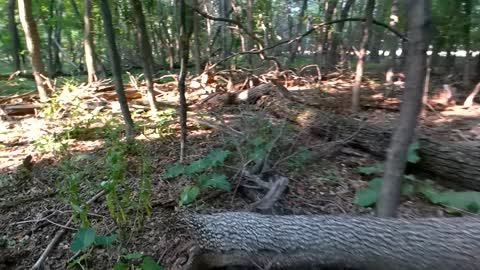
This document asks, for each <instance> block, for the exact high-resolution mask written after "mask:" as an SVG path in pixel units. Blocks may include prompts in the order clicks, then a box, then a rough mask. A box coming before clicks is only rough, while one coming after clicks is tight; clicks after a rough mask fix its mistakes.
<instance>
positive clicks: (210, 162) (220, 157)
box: [163, 149, 230, 206]
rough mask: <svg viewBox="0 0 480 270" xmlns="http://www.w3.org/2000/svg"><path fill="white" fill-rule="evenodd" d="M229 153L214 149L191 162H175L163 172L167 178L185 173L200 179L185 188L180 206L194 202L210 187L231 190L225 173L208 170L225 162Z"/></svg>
mask: <svg viewBox="0 0 480 270" xmlns="http://www.w3.org/2000/svg"><path fill="white" fill-rule="evenodd" d="M229 155H230V151H226V150H221V149H214V150H212V151H210V152H209V153H208V154H207V155H206V156H204V157H202V158H200V159H197V160H194V161H192V162H190V164H187V165H184V164H181V163H175V164H174V165H172V166H170V167H168V168H167V170H166V171H165V173H164V174H163V176H164V177H166V178H172V177H177V176H180V175H182V174H183V175H185V176H195V177H196V178H197V179H198V181H197V183H196V184H195V185H188V186H186V187H184V188H183V190H182V192H181V193H180V198H179V204H180V206H184V205H187V204H190V203H192V202H194V201H195V200H196V199H197V197H198V195H199V194H200V192H201V191H202V190H205V189H207V188H209V187H213V188H218V189H222V190H225V191H230V183H229V182H228V180H227V177H226V176H225V175H224V174H217V173H207V172H206V171H207V170H212V169H214V168H216V167H217V166H219V165H220V164H223V163H224V162H225V160H226V159H227V158H228V156H229Z"/></svg>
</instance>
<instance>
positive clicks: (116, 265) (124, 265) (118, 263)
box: [113, 260, 127, 270]
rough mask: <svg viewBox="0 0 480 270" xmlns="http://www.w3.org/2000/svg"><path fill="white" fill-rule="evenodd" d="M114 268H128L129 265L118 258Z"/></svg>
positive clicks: (115, 269) (114, 269)
mask: <svg viewBox="0 0 480 270" xmlns="http://www.w3.org/2000/svg"><path fill="white" fill-rule="evenodd" d="M113 270H127V265H126V264H125V263H124V262H122V261H120V260H118V261H117V262H116V263H115V265H114V266H113Z"/></svg>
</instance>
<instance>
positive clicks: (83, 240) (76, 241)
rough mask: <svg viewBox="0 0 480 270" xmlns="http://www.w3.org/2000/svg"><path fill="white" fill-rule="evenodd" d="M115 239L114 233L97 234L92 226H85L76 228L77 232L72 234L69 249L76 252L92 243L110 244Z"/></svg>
mask: <svg viewBox="0 0 480 270" xmlns="http://www.w3.org/2000/svg"><path fill="white" fill-rule="evenodd" d="M115 240H117V235H116V234H111V235H106V236H102V235H98V236H97V234H96V232H95V229H93V228H92V227H85V228H81V229H80V230H78V232H77V233H76V234H75V235H74V236H73V240H72V243H71V244H70V250H71V251H72V252H78V251H80V250H85V249H87V248H89V247H90V246H92V245H93V244H95V245H111V244H112V243H113V242H114V241H115Z"/></svg>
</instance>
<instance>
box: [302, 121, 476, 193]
mask: <svg viewBox="0 0 480 270" xmlns="http://www.w3.org/2000/svg"><path fill="white" fill-rule="evenodd" d="M310 130H311V132H312V133H313V134H315V135H319V136H322V137H326V138H330V139H335V140H336V139H338V137H342V136H345V137H347V136H351V134H355V136H353V137H352V138H350V139H349V140H348V141H347V144H348V145H350V146H352V147H355V148H358V149H361V150H363V151H365V152H368V153H371V154H373V155H374V156H377V157H379V158H384V157H385V154H386V150H387V149H388V146H389V143H390V138H391V134H392V129H391V128H389V127H384V126H380V125H376V124H371V123H364V122H361V121H358V120H354V119H350V118H345V117H343V116H332V115H329V116H327V115H326V114H324V115H319V117H317V119H316V120H315V121H313V124H312V126H311V129H310ZM418 142H419V144H420V149H419V150H418V152H419V155H420V157H421V160H420V162H419V163H418V164H415V166H416V167H418V168H419V169H422V170H424V171H426V172H429V173H432V174H434V175H436V176H439V177H440V179H439V180H445V181H446V183H447V184H456V185H460V186H462V187H464V188H467V189H472V190H477V191H480V166H478V164H480V148H478V146H477V147H476V146H475V145H470V144H469V143H468V142H465V143H455V142H447V141H441V140H437V139H435V138H431V137H429V136H426V135H423V134H422V133H421V131H420V134H419V135H418Z"/></svg>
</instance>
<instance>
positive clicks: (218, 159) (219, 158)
mask: <svg viewBox="0 0 480 270" xmlns="http://www.w3.org/2000/svg"><path fill="white" fill-rule="evenodd" d="M229 155H230V151H227V150H221V149H213V150H212V151H210V153H208V155H207V156H206V158H207V159H208V160H209V162H210V166H213V167H215V166H217V165H218V164H219V163H223V162H225V159H227V157H228V156H229Z"/></svg>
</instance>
